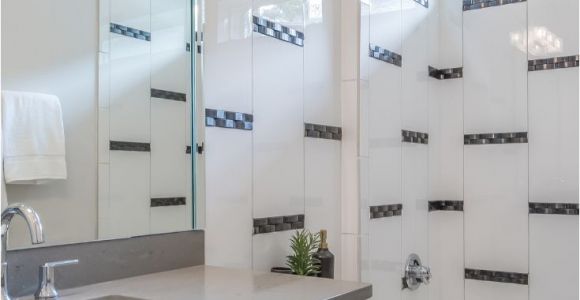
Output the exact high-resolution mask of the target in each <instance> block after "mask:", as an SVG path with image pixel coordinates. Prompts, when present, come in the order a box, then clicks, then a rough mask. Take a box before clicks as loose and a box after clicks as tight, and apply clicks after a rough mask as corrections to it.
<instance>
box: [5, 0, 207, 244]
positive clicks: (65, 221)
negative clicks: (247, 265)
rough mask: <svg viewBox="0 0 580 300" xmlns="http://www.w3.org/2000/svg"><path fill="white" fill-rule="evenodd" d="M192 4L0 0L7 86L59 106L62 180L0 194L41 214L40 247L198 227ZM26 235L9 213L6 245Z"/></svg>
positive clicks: (178, 0)
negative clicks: (10, 221) (63, 164)
mask: <svg viewBox="0 0 580 300" xmlns="http://www.w3.org/2000/svg"><path fill="white" fill-rule="evenodd" d="M192 2H193V1H192V0H151V1H141V0H100V1H99V0H84V1H77V0H62V1H40V2H39V1H32V0H24V1H23V0H6V1H2V69H1V71H2V78H1V87H2V90H3V91H17V92H19V93H22V92H32V93H41V94H47V95H52V96H55V97H56V98H58V101H59V102H60V106H61V110H62V124H63V126H62V127H63V128H64V153H62V154H63V155H64V161H65V162H66V173H67V174H66V179H64V180H63V179H59V178H49V180H47V181H46V182H43V183H40V184H37V182H35V183H31V182H26V183H23V184H22V183H21V184H13V182H8V183H7V184H6V189H5V190H6V195H4V197H3V207H5V205H6V203H8V204H11V203H18V202H20V203H25V204H27V205H29V206H31V207H32V208H34V209H35V210H36V211H37V212H38V214H39V215H40V217H41V219H42V221H43V225H44V228H45V234H46V243H45V244H43V245H40V246H48V245H56V244H65V243H76V242H86V241H92V240H95V239H112V238H125V237H131V236H139V235H147V234H156V233H165V232H174V231H183V230H191V229H193V228H200V227H202V226H203V219H204V218H203V210H202V209H197V208H198V207H203V200H202V199H200V198H201V197H199V195H202V194H203V191H202V190H201V188H199V187H200V186H201V185H199V180H200V177H203V176H202V175H201V173H198V171H196V170H197V169H199V165H202V164H200V163H199V162H196V156H197V155H196V150H197V147H196V146H195V143H194V141H195V136H196V129H197V126H196V125H194V124H195V123H196V120H197V117H196V116H198V115H199V114H198V113H197V111H199V110H198V109H196V105H195V103H196V101H195V98H196V97H195V96H194V95H195V94H196V91H195V86H196V85H195V77H196V76H194V75H195V74H196V73H197V72H196V71H195V60H196V58H195V57H196V51H193V50H195V49H194V48H195V47H194V46H192V32H195V31H194V30H193V28H192V27H194V24H195V21H194V20H195V18H194V14H193V11H194V10H193V7H194V5H193V4H192ZM31 8H34V9H31ZM23 20H25V21H23ZM3 101H8V100H6V99H4V100H3ZM19 113H20V112H19ZM22 113H23V114H26V113H27V112H22ZM45 121H46V120H45ZM5 122H6V121H5ZM46 122H57V123H58V121H56V120H48V121H46ZM57 123H55V124H57ZM35 135H38V136H42V131H39V132H31V133H30V135H29V136H30V137H31V138H32V139H34V138H38V136H35ZM4 142H5V143H8V142H7V141H6V140H5V141H4ZM5 154H6V153H5ZM7 175H8V174H7ZM7 181H8V180H7ZM27 234H28V233H27V231H26V229H25V225H24V224H23V222H22V221H20V220H16V219H15V220H14V222H13V225H12V227H11V232H10V235H11V237H10V245H9V248H11V249H15V248H22V247H30V246H31V245H30V242H29V240H28V237H27Z"/></svg>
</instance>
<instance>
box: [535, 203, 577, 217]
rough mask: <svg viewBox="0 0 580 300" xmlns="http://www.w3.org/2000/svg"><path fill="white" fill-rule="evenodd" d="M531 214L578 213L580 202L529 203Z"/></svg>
mask: <svg viewBox="0 0 580 300" xmlns="http://www.w3.org/2000/svg"><path fill="white" fill-rule="evenodd" d="M529 213H530V214H543V215H576V216H577V215H578V203H539V202H530V203H529Z"/></svg>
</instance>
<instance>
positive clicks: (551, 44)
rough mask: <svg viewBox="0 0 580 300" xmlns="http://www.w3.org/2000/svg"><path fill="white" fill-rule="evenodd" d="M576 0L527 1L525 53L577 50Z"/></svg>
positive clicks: (536, 55)
mask: <svg viewBox="0 0 580 300" xmlns="http://www.w3.org/2000/svg"><path fill="white" fill-rule="evenodd" d="M577 23H578V1H575V0H560V1H549V0H534V1H528V54H529V55H528V56H529V59H538V58H546V57H555V56H568V55H577V54H578V26H575V24H577Z"/></svg>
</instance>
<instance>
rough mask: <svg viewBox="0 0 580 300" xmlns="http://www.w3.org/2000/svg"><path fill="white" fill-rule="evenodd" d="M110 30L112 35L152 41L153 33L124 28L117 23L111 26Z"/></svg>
mask: <svg viewBox="0 0 580 300" xmlns="http://www.w3.org/2000/svg"><path fill="white" fill-rule="evenodd" d="M109 30H110V31H111V32H112V33H116V34H120V35H124V36H127V37H132V38H136V39H138V40H144V41H151V33H150V32H147V31H143V30H139V29H135V28H131V27H128V26H123V25H119V24H115V23H111V24H110V28H109Z"/></svg>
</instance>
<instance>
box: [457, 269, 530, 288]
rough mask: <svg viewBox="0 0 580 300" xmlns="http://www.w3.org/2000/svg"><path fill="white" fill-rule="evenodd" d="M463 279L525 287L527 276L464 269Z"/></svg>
mask: <svg viewBox="0 0 580 300" xmlns="http://www.w3.org/2000/svg"><path fill="white" fill-rule="evenodd" d="M465 279H472V280H482V281H493V282H502V283H515V284H525V285H527V284H528V274H524V273H515V272H500V271H489V270H476V269H465Z"/></svg>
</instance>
